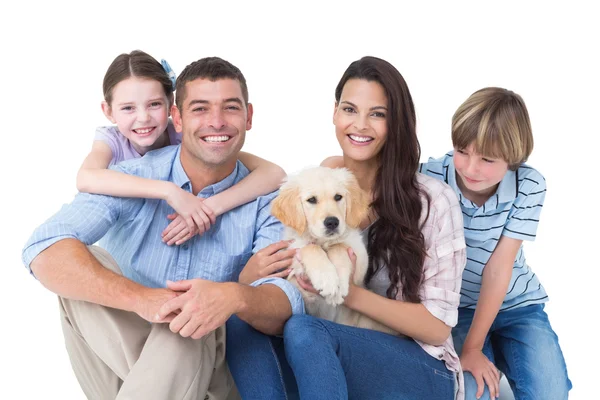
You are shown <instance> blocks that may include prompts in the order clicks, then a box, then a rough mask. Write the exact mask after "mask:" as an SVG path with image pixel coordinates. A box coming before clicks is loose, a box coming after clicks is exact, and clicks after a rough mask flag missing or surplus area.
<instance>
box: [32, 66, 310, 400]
mask: <svg viewBox="0 0 600 400" xmlns="http://www.w3.org/2000/svg"><path fill="white" fill-rule="evenodd" d="M252 114H253V108H252V105H251V104H250V103H249V102H248V89H247V86H246V80H245V78H244V76H243V75H242V73H241V71H240V70H239V69H238V68H237V67H235V66H233V65H232V64H230V63H229V62H227V61H225V60H222V59H220V58H217V57H211V58H204V59H201V60H198V61H196V62H194V63H192V64H190V65H188V66H187V67H186V68H185V69H184V71H183V72H182V73H181V75H180V76H179V77H178V79H177V98H176V106H173V109H172V115H173V122H174V125H175V127H176V128H177V130H178V131H181V132H183V138H182V144H181V145H179V146H170V147H165V148H163V149H160V150H156V151H153V152H149V153H148V154H146V156H144V157H142V158H137V159H133V160H130V161H126V162H123V163H121V164H118V165H117V166H115V167H111V168H114V169H116V170H119V171H121V172H124V173H127V174H131V175H136V176H140V177H143V178H151V179H161V180H165V181H171V182H174V183H175V184H177V185H178V186H179V187H181V188H183V189H184V190H187V191H190V192H192V193H193V194H194V195H197V196H200V197H204V198H205V197H209V196H212V195H214V194H216V193H219V192H221V191H223V190H225V189H227V188H228V187H231V186H232V185H234V184H235V183H237V182H239V181H240V180H241V179H243V178H244V177H245V176H246V175H248V173H249V172H248V169H247V168H246V167H245V166H244V165H243V164H242V163H240V162H239V161H238V159H237V158H238V153H239V150H240V149H241V148H242V146H243V144H244V140H245V135H246V130H248V129H250V128H251V127H252ZM274 196H275V195H274V194H270V195H268V196H263V197H259V198H258V199H256V200H255V201H252V202H250V203H247V204H245V205H243V206H241V207H238V208H236V209H234V210H232V211H230V212H228V213H226V214H223V215H222V216H220V217H219V218H218V219H217V221H216V223H215V225H214V226H213V227H212V228H211V230H209V231H208V232H206V233H205V234H204V235H203V236H198V235H197V236H194V237H193V238H192V239H190V240H189V241H188V242H187V243H185V244H183V245H181V246H168V245H167V244H165V243H163V242H162V240H161V232H162V231H163V229H164V228H165V226H166V225H167V223H168V219H167V215H169V214H171V213H172V212H173V209H172V208H171V207H170V206H169V205H168V204H167V203H166V202H165V201H162V200H157V199H139V198H118V197H109V196H102V195H93V194H85V193H80V194H78V195H77V196H76V198H75V200H74V201H73V202H72V203H71V204H69V205H66V206H64V207H63V208H62V209H61V210H60V211H59V212H58V213H57V214H56V215H54V216H53V217H52V218H50V219H49V220H48V221H47V222H45V223H44V224H43V225H42V226H40V227H39V228H38V229H37V230H36V231H35V232H34V233H33V235H32V237H31V238H30V240H29V241H28V243H27V244H26V246H25V248H24V250H23V261H24V263H25V265H26V266H27V267H28V268H29V269H30V271H31V272H32V273H33V274H34V275H35V277H36V278H37V279H39V280H40V282H41V283H42V284H43V285H44V286H46V287H47V288H48V289H50V290H51V291H53V292H55V293H56V294H58V296H59V300H60V310H61V317H62V325H63V332H64V335H65V340H66V345H67V350H68V352H69V356H70V358H71V363H72V365H73V369H74V371H75V374H76V375H77V378H78V380H79V382H80V384H81V386H82V389H83V390H84V392H85V393H86V395H87V396H88V398H117V399H132V398H136V399H137V398H140V399H142V398H143V399H197V398H198V399H205V398H209V399H225V398H227V396H228V394H229V393H230V390H231V387H232V380H231V377H230V375H229V373H228V370H227V366H226V364H225V358H224V357H225V354H224V353H225V341H224V326H223V324H224V323H225V321H226V320H227V319H228V318H229V317H230V316H232V315H234V314H235V315H237V316H238V317H239V318H241V319H242V320H244V321H246V322H248V323H249V324H250V325H252V326H253V327H255V328H256V329H257V330H259V331H262V332H264V333H267V334H275V333H280V332H281V331H282V328H283V324H284V322H285V321H286V320H287V319H288V318H289V317H290V315H291V314H292V313H297V312H302V311H303V303H302V299H301V296H300V293H299V292H298V291H297V290H296V289H295V288H294V287H293V286H292V285H291V284H289V283H288V282H287V281H286V280H284V279H281V278H278V277H274V276H269V277H266V278H262V279H258V278H260V277H261V276H265V275H268V274H264V273H260V272H259V270H261V271H264V260H265V258H269V257H271V258H272V259H273V260H272V261H273V264H275V265H277V264H276V262H279V261H281V259H282V258H283V257H288V258H291V257H292V256H293V251H287V252H286V251H282V252H278V253H277V254H276V255H274V256H273V255H272V254H273V253H275V252H276V251H277V250H279V249H281V248H282V247H281V246H279V245H271V244H272V243H273V242H275V241H277V240H279V238H280V233H281V224H280V223H279V222H278V221H277V220H276V219H275V218H274V217H272V216H271V215H270V202H271V200H272V199H273V198H274ZM98 240H101V242H100V244H101V247H96V246H91V245H92V244H94V243H95V242H96V241H98ZM269 245H270V246H269ZM265 247H266V248H265ZM263 248H265V249H263ZM256 253H258V254H256ZM253 254H255V256H252V255H253ZM265 256H268V257H265ZM113 257H114V258H113ZM242 270H244V277H245V281H248V282H252V281H254V282H253V283H252V285H243V284H239V283H235V282H237V281H238V278H239V275H240V273H241V272H242ZM270 273H272V272H270ZM279 276H281V275H279ZM248 278H251V279H249V280H248Z"/></svg>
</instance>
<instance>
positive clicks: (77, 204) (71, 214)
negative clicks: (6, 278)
mask: <svg viewBox="0 0 600 400" xmlns="http://www.w3.org/2000/svg"><path fill="white" fill-rule="evenodd" d="M119 210H120V199H119V198H116V197H110V196H101V195H92V194H88V193H79V194H78V195H77V196H75V199H74V200H73V202H72V203H71V204H65V205H64V206H63V207H62V208H61V209H60V211H59V212H58V213H56V214H55V215H54V216H52V217H51V218H50V219H48V220H47V221H46V222H44V223H43V224H42V225H40V226H39V227H38V228H37V229H36V230H35V231H34V232H33V234H32V235H31V237H30V238H29V240H28V241H27V243H26V244H25V248H24V249H23V253H22V259H23V263H24V264H25V266H26V267H27V268H29V270H30V272H31V267H30V264H31V262H32V261H33V259H34V258H35V257H37V255H38V254H40V253H41V252H42V251H44V250H45V249H47V248H48V247H50V246H52V245H53V244H54V243H56V242H58V241H60V240H63V239H69V238H71V239H77V240H80V241H81V242H83V243H84V244H86V245H91V244H94V243H96V242H97V241H98V240H100V239H101V238H102V237H103V236H104V235H105V234H106V232H108V230H109V229H110V227H111V226H112V225H113V224H114V222H115V221H116V220H117V218H118V217H119Z"/></svg>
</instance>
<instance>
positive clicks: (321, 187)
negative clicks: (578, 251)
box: [271, 167, 396, 334]
mask: <svg viewBox="0 0 600 400" xmlns="http://www.w3.org/2000/svg"><path fill="white" fill-rule="evenodd" d="M368 201H369V199H368V198H367V195H366V193H365V192H364V191H363V190H361V188H360V187H359V186H358V182H357V181H356V178H355V177H354V175H353V174H352V173H351V172H350V171H349V170H347V169H345V168H336V169H332V168H326V167H315V168H309V169H305V170H304V171H302V172H300V173H299V174H297V175H294V176H291V177H289V178H288V179H287V181H286V182H285V183H284V184H283V185H282V187H281V189H280V192H279V195H278V196H277V198H275V200H274V201H273V203H272V208H271V213H272V214H273V215H274V216H275V217H276V218H277V219H279V220H280V221H281V222H282V223H283V224H284V225H285V226H286V232H285V236H286V238H287V239H295V241H294V242H293V243H292V245H291V247H296V248H300V256H301V259H302V264H300V263H299V262H298V261H297V260H294V263H293V264H292V273H290V275H289V277H288V280H290V282H292V283H294V284H295V285H296V286H297V287H298V289H299V290H300V292H301V293H302V297H303V298H304V302H305V305H306V309H307V312H308V313H309V314H310V315H314V316H317V317H320V318H324V319H328V320H330V321H334V322H338V323H340V324H344V325H350V326H357V327H361V328H369V329H375V330H378V331H382V332H386V333H392V334H396V332H395V331H393V330H392V329H390V328H388V327H387V326H385V325H383V324H380V323H379V322H376V321H374V320H372V319H371V318H369V317H367V316H365V315H362V314H360V313H358V312H356V311H353V310H350V309H349V308H347V307H345V306H344V305H343V304H342V303H343V302H344V297H346V295H347V294H348V289H349V281H350V274H351V272H352V262H351V261H350V258H349V256H348V252H347V249H348V247H351V248H352V250H353V251H354V253H355V254H356V271H355V273H354V283H355V284H356V285H359V286H364V277H365V274H366V272H367V268H368V265H369V260H368V255H367V249H366V247H365V245H364V243H363V240H362V237H361V235H360V232H359V230H358V227H359V225H360V223H361V221H362V220H363V219H364V218H366V216H367V214H368V207H369V203H368ZM302 273H305V274H306V275H307V276H308V278H309V279H310V281H311V282H312V285H313V286H314V288H315V289H316V290H317V291H319V293H320V294H321V296H322V297H321V296H318V295H316V294H314V293H310V292H307V291H305V290H303V289H302V288H301V287H300V286H299V285H298V283H297V282H296V278H295V275H298V274H302Z"/></svg>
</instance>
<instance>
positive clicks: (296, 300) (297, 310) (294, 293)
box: [251, 278, 304, 314]
mask: <svg viewBox="0 0 600 400" xmlns="http://www.w3.org/2000/svg"><path fill="white" fill-rule="evenodd" d="M267 284H270V285H275V286H277V287H278V288H280V289H281V290H283V292H284V293H285V295H286V296H287V298H288V300H289V301H290V305H291V306H292V314H304V300H303V299H302V294H300V291H299V290H298V288H297V287H296V286H294V285H292V284H291V283H290V282H289V281H287V280H285V279H282V278H262V279H259V280H257V281H254V282H252V284H251V286H260V285H267Z"/></svg>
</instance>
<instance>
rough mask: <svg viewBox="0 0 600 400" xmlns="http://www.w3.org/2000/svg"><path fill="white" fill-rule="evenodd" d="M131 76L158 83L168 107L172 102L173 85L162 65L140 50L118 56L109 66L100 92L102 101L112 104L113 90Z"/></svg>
mask: <svg viewBox="0 0 600 400" xmlns="http://www.w3.org/2000/svg"><path fill="white" fill-rule="evenodd" d="M132 76H135V77H137V78H147V79H153V80H155V81H158V82H159V83H160V84H161V85H162V87H163V89H164V91H165V95H166V96H167V99H168V101H169V106H170V105H171V103H172V102H173V83H172V82H171V79H170V78H169V75H168V74H167V72H166V71H165V70H164V68H163V67H162V65H161V64H160V63H159V62H158V61H156V60H155V59H154V57H152V56H151V55H149V54H147V53H144V52H143V51H140V50H134V51H132V52H131V53H129V54H126V53H123V54H120V55H118V56H117V57H116V58H115V59H114V60H113V62H112V63H111V64H110V66H109V67H108V69H107V70H106V74H104V82H103V83H102V90H103V91H104V100H105V101H106V102H107V103H108V105H109V106H110V104H111V103H112V96H113V89H114V87H115V86H117V84H118V83H119V82H121V81H124V80H125V79H128V78H130V77H132Z"/></svg>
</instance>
